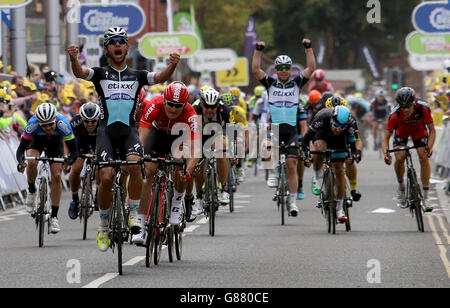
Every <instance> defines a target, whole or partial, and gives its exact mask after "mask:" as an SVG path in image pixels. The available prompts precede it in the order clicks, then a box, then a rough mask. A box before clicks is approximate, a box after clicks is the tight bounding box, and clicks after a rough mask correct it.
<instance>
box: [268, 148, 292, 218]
mask: <svg viewBox="0 0 450 308" xmlns="http://www.w3.org/2000/svg"><path fill="white" fill-rule="evenodd" d="M288 148H289V147H288V146H286V144H285V143H284V142H282V143H281V144H280V148H279V150H280V153H279V159H278V163H277V174H278V186H277V189H276V191H275V194H274V196H273V198H272V200H273V201H276V202H277V207H278V210H279V211H280V214H281V225H282V226H283V225H284V221H285V216H286V207H287V200H288V198H289V193H288V191H289V188H288V177H287V167H286V151H287V149H288ZM288 215H290V214H289V213H288Z"/></svg>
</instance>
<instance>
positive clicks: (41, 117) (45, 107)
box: [36, 103, 57, 123]
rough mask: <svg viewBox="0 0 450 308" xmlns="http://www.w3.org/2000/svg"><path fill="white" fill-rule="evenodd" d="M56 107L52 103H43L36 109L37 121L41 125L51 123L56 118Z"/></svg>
mask: <svg viewBox="0 0 450 308" xmlns="http://www.w3.org/2000/svg"><path fill="white" fill-rule="evenodd" d="M56 114H57V111H56V107H55V105H53V104H50V103H43V104H41V105H39V106H38V107H37V108H36V119H37V120H38V121H39V122H40V123H45V122H49V121H50V120H52V119H54V118H55V117H56Z"/></svg>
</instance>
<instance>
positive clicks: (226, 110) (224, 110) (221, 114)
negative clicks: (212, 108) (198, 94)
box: [194, 104, 231, 128]
mask: <svg viewBox="0 0 450 308" xmlns="http://www.w3.org/2000/svg"><path fill="white" fill-rule="evenodd" d="M194 109H195V112H197V114H198V115H199V116H201V117H202V124H203V126H204V125H206V124H209V123H218V124H219V125H220V126H222V127H223V128H225V126H226V124H227V123H230V115H231V108H230V107H229V106H227V105H224V104H220V105H219V107H217V111H216V113H215V114H214V116H213V117H212V118H211V119H208V118H207V117H206V116H205V115H203V108H202V106H200V105H196V106H194Z"/></svg>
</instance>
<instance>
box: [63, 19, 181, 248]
mask: <svg viewBox="0 0 450 308" xmlns="http://www.w3.org/2000/svg"><path fill="white" fill-rule="evenodd" d="M103 45H104V52H105V54H106V56H107V58H108V63H109V65H108V66H106V67H95V68H83V67H81V65H80V63H79V62H78V59H77V57H78V47H77V46H69V47H68V53H69V55H70V60H71V63H72V71H73V73H74V75H75V76H76V77H77V78H81V79H86V80H88V81H92V82H93V83H94V85H95V89H96V91H97V93H98V95H99V97H100V101H101V108H102V114H103V116H102V118H101V120H100V123H99V127H98V129H97V146H96V153H97V160H98V162H107V161H110V160H112V159H114V158H115V155H116V153H117V152H116V151H118V152H119V154H120V158H121V159H126V160H129V161H138V160H140V159H141V158H142V156H143V150H142V145H141V143H140V141H139V136H138V132H137V128H136V127H135V122H136V119H135V115H136V112H137V106H138V97H139V94H140V90H141V88H142V87H143V86H146V85H153V84H157V83H163V82H165V81H167V80H168V79H169V78H170V76H171V75H172V74H173V72H174V71H175V69H176V67H177V65H178V63H179V61H180V55H178V54H176V53H173V54H171V55H170V58H169V65H168V66H167V67H166V68H165V69H164V70H163V71H161V72H159V73H150V72H147V71H137V70H134V69H131V68H129V67H128V66H127V64H126V61H125V60H126V56H127V54H128V51H129V49H130V46H129V45H128V34H127V32H126V31H125V30H124V29H123V28H120V27H112V28H109V29H108V30H107V31H106V32H105V34H104V35H103ZM124 170H125V172H126V173H127V174H129V175H130V179H129V184H128V195H129V198H130V218H129V222H128V223H129V226H130V229H131V233H132V234H136V233H139V232H140V230H141V229H142V222H141V221H139V219H138V217H137V210H138V208H139V203H140V200H139V199H140V196H141V190H142V185H143V181H142V175H141V172H140V167H139V166H137V165H136V166H127V167H126V168H124ZM99 175H100V185H99V189H98V202H99V207H100V226H99V230H98V236H97V246H98V248H99V249H100V250H101V251H106V250H107V249H108V248H109V227H108V225H109V213H110V206H111V202H112V198H113V196H112V193H111V191H112V187H113V181H114V173H113V168H112V167H104V168H101V169H100V171H99Z"/></svg>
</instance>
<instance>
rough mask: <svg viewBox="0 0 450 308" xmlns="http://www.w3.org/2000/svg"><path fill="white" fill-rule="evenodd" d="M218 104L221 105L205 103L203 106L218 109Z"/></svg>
mask: <svg viewBox="0 0 450 308" xmlns="http://www.w3.org/2000/svg"><path fill="white" fill-rule="evenodd" d="M218 106H219V105H218V104H216V105H208V104H205V103H203V107H205V108H206V109H216V108H217V107H218Z"/></svg>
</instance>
